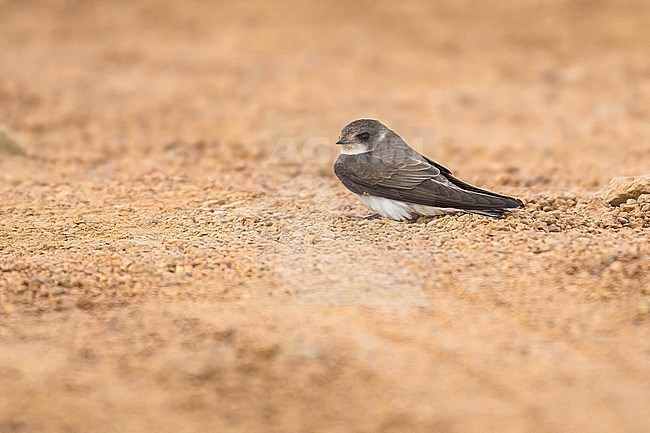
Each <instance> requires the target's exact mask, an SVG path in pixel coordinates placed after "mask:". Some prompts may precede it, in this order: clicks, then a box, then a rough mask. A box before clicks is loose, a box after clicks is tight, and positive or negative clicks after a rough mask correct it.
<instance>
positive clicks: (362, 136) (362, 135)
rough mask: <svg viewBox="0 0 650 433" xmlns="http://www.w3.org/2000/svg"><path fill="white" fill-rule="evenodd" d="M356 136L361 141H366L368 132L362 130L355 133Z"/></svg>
mask: <svg viewBox="0 0 650 433" xmlns="http://www.w3.org/2000/svg"><path fill="white" fill-rule="evenodd" d="M357 138H358V139H359V140H361V141H366V140H367V139H369V138H370V134H369V133H367V132H362V133H361V134H357Z"/></svg>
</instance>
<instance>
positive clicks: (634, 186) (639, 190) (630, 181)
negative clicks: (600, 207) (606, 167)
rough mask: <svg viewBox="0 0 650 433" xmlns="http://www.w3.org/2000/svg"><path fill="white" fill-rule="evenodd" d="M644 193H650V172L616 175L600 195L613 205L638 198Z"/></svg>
mask: <svg viewBox="0 0 650 433" xmlns="http://www.w3.org/2000/svg"><path fill="white" fill-rule="evenodd" d="M642 194H650V174H646V175H643V176H627V177H615V178H614V179H612V180H611V181H610V182H609V185H607V186H606V187H605V188H604V189H603V190H602V191H601V192H600V194H599V195H600V196H602V197H603V199H604V200H605V201H606V202H607V203H609V204H611V205H612V206H618V205H620V204H622V203H626V202H627V200H629V199H637V198H639V196H641V195H642Z"/></svg>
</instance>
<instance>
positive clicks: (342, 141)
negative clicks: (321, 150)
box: [336, 138, 352, 145]
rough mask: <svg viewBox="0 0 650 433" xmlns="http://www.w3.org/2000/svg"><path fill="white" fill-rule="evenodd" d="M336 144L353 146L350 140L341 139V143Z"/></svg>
mask: <svg viewBox="0 0 650 433" xmlns="http://www.w3.org/2000/svg"><path fill="white" fill-rule="evenodd" d="M336 144H339V145H342V144H352V142H351V141H350V140H346V139H345V138H341V139H340V140H339V141H337V142H336Z"/></svg>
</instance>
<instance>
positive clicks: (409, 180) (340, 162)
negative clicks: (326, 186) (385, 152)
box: [334, 151, 521, 210]
mask: <svg viewBox="0 0 650 433" xmlns="http://www.w3.org/2000/svg"><path fill="white" fill-rule="evenodd" d="M405 153H406V154H404V155H395V156H398V157H391V158H381V155H375V154H374V152H372V153H364V154H359V155H340V156H339V158H338V159H337V160H336V163H335V164H334V172H335V173H336V175H337V177H338V178H339V179H340V180H341V182H343V184H344V185H345V186H346V187H347V188H348V189H349V190H350V191H352V192H354V193H356V194H361V195H373V196H378V197H384V198H390V199H393V200H400V201H404V202H408V203H415V204H421V205H425V206H433V207H440V208H454V209H460V210H500V209H507V208H517V207H521V202H520V201H519V200H517V199H514V198H511V197H507V196H502V195H499V194H494V193H491V192H489V191H485V190H482V189H480V188H477V187H474V186H472V185H469V184H467V183H465V182H462V181H460V180H459V179H456V178H455V177H453V176H452V175H451V172H450V171H449V170H447V169H445V168H444V167H442V166H440V167H441V168H442V169H444V171H441V168H438V167H437V164H435V165H434V164H432V163H430V161H428V160H427V159H425V158H423V157H421V156H420V155H419V154H417V153H416V152H414V151H413V152H412V153H410V154H409V153H407V152H405ZM386 160H388V161H399V162H393V163H388V164H387V163H386V162H385V161H386Z"/></svg>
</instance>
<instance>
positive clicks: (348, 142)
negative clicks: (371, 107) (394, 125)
mask: <svg viewBox="0 0 650 433" xmlns="http://www.w3.org/2000/svg"><path fill="white" fill-rule="evenodd" d="M389 132H390V129H388V128H387V127H386V126H385V125H383V124H382V123H381V122H379V121H377V120H372V119H359V120H355V121H354V122H352V123H349V124H348V125H347V126H346V127H345V128H343V130H342V131H341V136H340V138H339V141H337V142H336V144H338V145H339V146H341V153H343V154H346V155H358V154H360V153H366V152H371V151H373V150H374V149H375V148H376V147H377V146H378V145H379V143H380V142H381V140H383V139H384V137H385V136H386V134H388V133H389Z"/></svg>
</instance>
